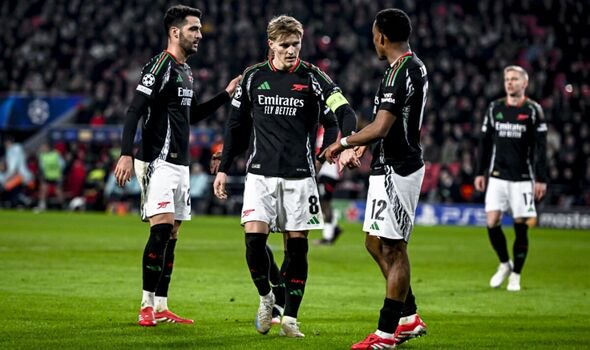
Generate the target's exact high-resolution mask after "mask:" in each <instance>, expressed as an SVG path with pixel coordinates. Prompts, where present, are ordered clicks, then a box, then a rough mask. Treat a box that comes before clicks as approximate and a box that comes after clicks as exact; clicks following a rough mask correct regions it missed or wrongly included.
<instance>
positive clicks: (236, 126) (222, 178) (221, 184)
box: [213, 79, 252, 199]
mask: <svg viewBox="0 0 590 350" xmlns="http://www.w3.org/2000/svg"><path fill="white" fill-rule="evenodd" d="M231 104H232V108H231V111H230V116H229V119H228V120H227V123H226V127H225V133H224V137H223V152H222V153H221V161H220V163H219V168H218V172H217V176H216V177H215V181H214V182H213V192H214V194H215V196H216V197H217V198H219V199H226V198H227V192H226V191H225V184H226V182H227V172H228V171H229V168H230V167H231V165H232V163H233V161H234V159H235V157H236V156H238V155H239V154H240V153H242V152H244V151H245V150H246V149H247V148H248V142H249V141H250V134H251V132H252V118H251V117H250V110H251V104H250V100H249V97H248V93H247V82H246V79H242V82H241V83H240V85H239V86H238V87H237V89H236V93H235V95H234V97H233V99H232V103H231Z"/></svg>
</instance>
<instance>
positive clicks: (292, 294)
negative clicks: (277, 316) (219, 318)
mask: <svg viewBox="0 0 590 350" xmlns="http://www.w3.org/2000/svg"><path fill="white" fill-rule="evenodd" d="M282 184H283V192H282V201H281V202H280V203H279V206H278V207H279V208H280V210H279V214H278V222H279V224H280V225H279V226H283V228H284V230H283V231H284V232H286V233H285V236H286V242H285V250H286V251H287V256H288V258H287V264H286V266H285V275H284V276H285V277H284V279H285V311H284V313H283V318H282V320H281V333H280V334H281V335H285V336H287V337H293V338H301V337H304V336H305V335H304V334H303V333H302V332H301V331H300V330H299V324H298V322H297V315H298V312H299V307H300V305H301V301H302V300H303V295H304V294H305V286H306V283H307V273H308V261H307V253H308V250H309V242H308V239H307V236H308V233H309V230H314V229H319V228H321V227H323V222H322V221H323V216H322V211H321V206H320V201H319V193H318V187H317V184H316V182H315V179H314V178H311V177H310V178H304V179H298V180H282Z"/></svg>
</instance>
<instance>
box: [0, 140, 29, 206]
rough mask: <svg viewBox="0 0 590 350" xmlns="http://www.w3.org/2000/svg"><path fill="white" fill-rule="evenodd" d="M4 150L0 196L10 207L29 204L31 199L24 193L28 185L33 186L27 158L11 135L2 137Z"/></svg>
mask: <svg viewBox="0 0 590 350" xmlns="http://www.w3.org/2000/svg"><path fill="white" fill-rule="evenodd" d="M4 149H5V150H6V155H5V159H6V163H5V166H6V170H5V171H4V172H3V175H2V178H3V183H2V188H1V189H0V190H1V191H2V197H4V198H5V199H6V201H7V202H8V204H9V205H10V206H11V207H16V206H25V207H28V206H29V205H30V204H31V199H30V198H29V197H28V196H27V195H26V194H25V190H26V188H27V187H28V186H31V187H32V186H34V184H33V175H32V174H31V171H30V170H29V168H28V167H27V158H26V155H25V152H24V150H23V147H22V145H21V144H20V143H18V142H16V141H15V140H14V139H13V138H12V137H6V138H5V139H4Z"/></svg>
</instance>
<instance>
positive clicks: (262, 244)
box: [246, 233, 268, 249]
mask: <svg viewBox="0 0 590 350" xmlns="http://www.w3.org/2000/svg"><path fill="white" fill-rule="evenodd" d="M267 237H268V236H267V235H265V234H259V233H246V247H247V248H249V249H266V238H267Z"/></svg>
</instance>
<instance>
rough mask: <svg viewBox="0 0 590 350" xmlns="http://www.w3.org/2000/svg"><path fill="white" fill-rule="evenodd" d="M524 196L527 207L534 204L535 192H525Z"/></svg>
mask: <svg viewBox="0 0 590 350" xmlns="http://www.w3.org/2000/svg"><path fill="white" fill-rule="evenodd" d="M522 196H523V197H524V206H525V207H527V206H529V205H533V193H532V192H524V193H523V194H522Z"/></svg>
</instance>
